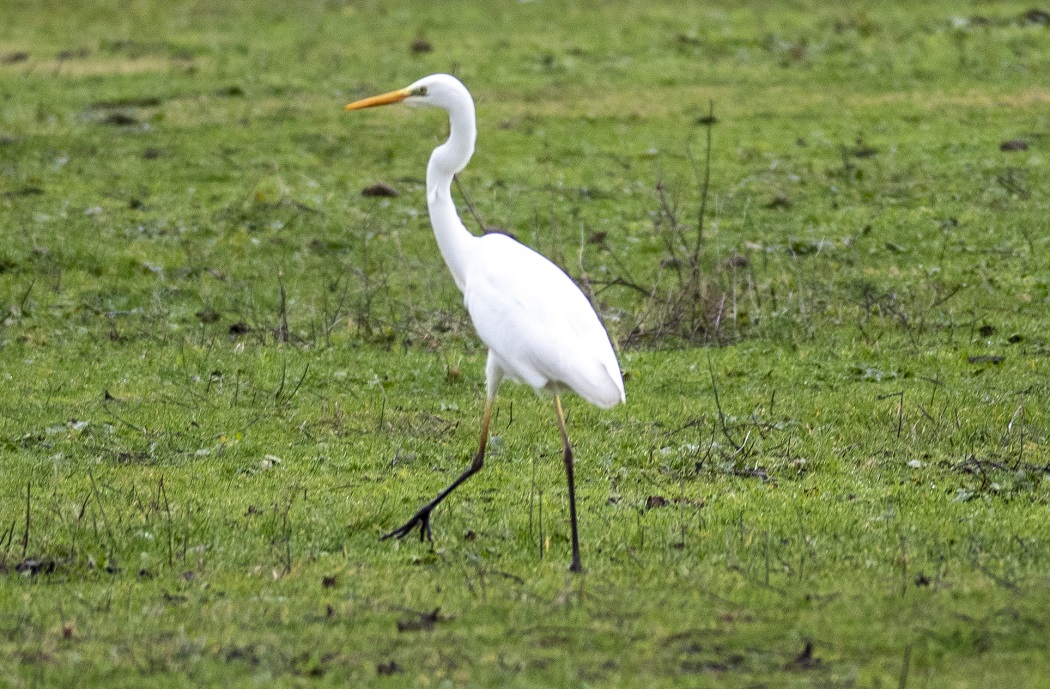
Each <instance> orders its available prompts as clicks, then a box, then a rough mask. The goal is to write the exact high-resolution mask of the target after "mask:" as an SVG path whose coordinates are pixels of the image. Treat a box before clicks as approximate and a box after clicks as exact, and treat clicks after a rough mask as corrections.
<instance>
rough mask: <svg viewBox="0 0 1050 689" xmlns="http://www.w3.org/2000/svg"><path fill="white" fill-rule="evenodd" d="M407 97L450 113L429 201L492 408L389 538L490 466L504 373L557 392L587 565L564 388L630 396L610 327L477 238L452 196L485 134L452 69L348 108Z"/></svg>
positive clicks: (578, 300)
mask: <svg viewBox="0 0 1050 689" xmlns="http://www.w3.org/2000/svg"><path fill="white" fill-rule="evenodd" d="M401 102H404V103H406V104H408V105H430V106H435V107H438V108H442V109H444V110H446V111H447V112H448V116H449V125H450V130H449V137H448V141H446V142H445V143H443V144H442V145H440V146H438V147H437V148H435V149H434V152H433V153H432V154H431V156H430V163H429V164H428V165H427V209H428V210H429V212H430V223H431V225H433V227H434V236H435V237H436V238H437V243H438V248H440V250H441V255H442V257H443V258H444V259H445V263H446V264H447V265H448V269H449V271H451V273H452V279H453V280H455V282H456V286H457V287H459V289H460V291H461V292H463V301H464V303H465V304H466V307H467V311H468V312H469V313H470V318H471V320H472V321H473V322H474V327H475V329H476V330H477V332H478V335H479V336H480V337H481V339H482V341H483V342H484V343H485V344H486V345H487V346H488V348H489V353H488V361H487V363H486V365H485V388H486V401H485V413H484V416H483V417H482V419H481V441H480V442H479V444H478V451H477V453H476V454H475V455H474V460H473V461H472V462H471V464H470V466H469V467H467V469H466V471H464V472H463V473H462V474H461V475H460V476H459V478H457V479H456V480H455V481H453V482H452V484H451V485H449V486H448V488H446V489H445V490H443V491H441V492H440V493H439V494H438V495H437V497H435V498H434V499H433V500H431V501H430V502H428V503H427V504H425V505H423V507H422V508H420V510H419V511H418V512H416V513H415V515H413V516H412V518H411V519H409V520H408V521H407V522H405V523H404V525H402V526H401V527H400V528H398V529H395V530H394V531H391V532H390V533H388V534H387V535H385V536H383V539H384V540H385V539H387V538H391V537H393V536H396V537H397V538H402V537H404V536H406V535H408V534H409V533H411V532H412V530H413V529H414V528H416V527H417V526H418V527H419V537H420V540H422V539H423V538H424V537H425V538H428V539H430V538H431V534H430V513H431V512H432V511H433V509H434V508H435V507H437V505H438V504H439V503H440V502H441V501H442V500H444V499H445V498H446V497H448V495H449V493H451V492H452V491H453V490H455V489H456V488H457V487H458V486H459V485H460V484H461V483H463V482H464V481H466V480H467V479H468V478H470V477H471V476H473V475H474V474H476V473H477V472H478V471H480V470H481V467H482V466H483V464H484V461H485V445H486V443H487V442H488V436H489V419H490V418H491V415H492V403H493V400H494V399H495V397H496V391H497V389H498V388H499V384H500V382H501V381H502V380H503V379H504V378H505V377H506V378H509V379H511V380H514V381H518V382H522V383H525V384H527V385H530V386H532V387H533V388H534V389H535V390H536V391H537V392H546V393H550V394H552V395H553V397H554V411H555V414H556V415H557V418H558V428H559V430H560V431H561V438H562V444H563V445H564V454H563V459H564V463H565V475H566V477H567V479H568V483H569V518H570V521H571V523H572V565H571V566H570V567H569V569H570V570H572V571H573V572H579V571H581V565H580V543H579V537H578V535H577V532H576V490H575V486H574V483H573V457H572V446H571V445H570V444H569V434H568V432H567V431H566V430H565V416H564V414H563V413H562V407H561V394H562V393H563V392H565V391H567V390H572V391H573V392H575V393H576V394H578V395H580V396H581V397H583V398H584V399H585V400H587V401H588V402H591V403H592V404H596V405H598V406H599V407H602V408H603V409H608V408H609V407H612V406H614V405H616V404H617V403H619V402H626V397H625V395H624V390H623V376H622V375H621V374H620V366H619V364H618V363H617V361H616V354H615V353H614V352H613V347H612V343H611V342H610V341H609V335H608V333H606V331H605V328H604V327H603V326H602V324H601V321H599V320H598V315H597V314H596V313H595V312H594V309H593V308H592V307H591V305H590V302H588V301H587V297H585V296H584V295H583V292H581V291H580V288H579V287H577V286H576V284H575V283H574V282H573V281H572V280H571V279H570V278H569V276H568V275H566V274H565V272H564V271H562V270H561V268H559V267H558V266H556V265H554V264H553V263H552V262H551V261H549V260H547V259H546V258H545V257H543V256H541V255H540V254H538V253H536V252H535V251H533V250H532V249H530V248H529V247H527V246H524V245H523V244H519V243H518V242H517V241H515V240H513V239H511V238H510V237H508V236H506V235H503V234H487V235H484V236H481V237H477V236H475V235H473V234H471V233H470V232H469V231H468V230H467V228H466V227H464V225H463V221H462V220H460V218H459V215H458V214H457V213H456V207H455V205H454V203H453V202H452V180H453V177H454V176H455V175H456V174H457V173H459V172H460V171H462V170H463V168H465V167H466V166H467V163H468V162H470V157H471V156H472V155H473V154H474V141H475V139H476V138H477V126H476V124H475V119H474V100H473V99H472V98H471V97H470V92H469V91H467V88H466V86H464V85H463V83H462V82H460V81H459V79H456V78H455V77H453V76H449V75H448V74H433V75H431V76H428V77H424V78H422V79H420V80H419V81H417V82H415V83H414V84H412V85H411V86H408V87H407V88H403V89H400V90H398V91H391V92H389V93H385V94H383V95H380V96H374V97H372V98H365V99H364V100H359V101H356V102H353V103H350V104H349V105H347V106H346V109H347V110H359V109H361V108H371V107H375V106H378V105H389V104H392V103H401Z"/></svg>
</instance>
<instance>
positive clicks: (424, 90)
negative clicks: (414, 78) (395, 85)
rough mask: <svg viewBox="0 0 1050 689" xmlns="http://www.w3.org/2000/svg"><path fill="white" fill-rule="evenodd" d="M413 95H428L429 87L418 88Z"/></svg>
mask: <svg viewBox="0 0 1050 689" xmlns="http://www.w3.org/2000/svg"><path fill="white" fill-rule="evenodd" d="M412 95H413V96H425V95H427V87H426V86H419V87H417V88H416V90H415V91H413V92H412Z"/></svg>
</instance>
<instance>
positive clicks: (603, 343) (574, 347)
mask: <svg viewBox="0 0 1050 689" xmlns="http://www.w3.org/2000/svg"><path fill="white" fill-rule="evenodd" d="M475 240H476V241H475V242H473V244H474V246H473V247H471V249H472V251H474V252H476V255H475V257H474V258H475V260H473V261H471V264H470V266H469V268H468V269H467V272H466V275H465V276H464V278H465V279H464V285H463V301H464V303H465V304H466V307H467V311H468V312H469V313H470V318H471V320H472V321H473V323H474V327H475V328H476V329H477V331H478V337H480V338H481V341H482V342H484V343H485V344H486V345H487V346H488V348H489V360H490V362H491V363H490V364H489V367H495V368H496V369H497V370H499V371H500V372H502V374H504V375H505V376H506V377H507V378H510V379H511V380H513V381H516V382H519V383H525V384H526V385H529V386H530V387H532V388H533V389H535V390H537V391H547V392H551V393H554V394H558V393H562V392H566V391H570V390H571V391H573V392H575V393H576V394H578V395H579V396H580V397H582V398H584V399H585V400H587V401H588V402H590V403H592V404H595V405H598V406H599V407H602V408H603V409H608V408H609V407H612V406H614V405H615V404H617V403H619V402H623V401H624V390H623V380H622V378H621V376H620V367H619V365H618V364H617V362H616V354H615V353H614V352H613V348H612V344H610V342H609V336H608V335H607V334H606V332H605V328H603V327H602V324H601V321H599V320H598V316H597V315H596V314H595V313H594V310H593V309H592V308H591V305H590V302H588V301H587V297H585V296H584V295H583V292H581V291H580V289H579V288H578V287H577V286H576V284H575V283H574V282H573V281H572V280H571V279H570V278H569V276H568V275H566V274H565V273H564V272H563V271H562V270H561V268H559V267H558V266H556V265H555V264H553V263H551V262H550V261H549V260H547V259H546V258H545V257H544V256H542V255H541V254H538V253H536V252H535V251H533V250H532V249H530V248H528V247H526V246H524V245H522V244H519V243H518V242H516V241H515V240H513V239H511V238H510V237H507V236H506V235H502V234H489V235H485V236H484V237H476V238H475ZM506 266H513V269H512V270H507V269H506ZM488 375H489V376H490V377H491V375H492V373H491V372H490V373H489V374H488ZM490 385H491V383H490ZM493 392H494V391H493Z"/></svg>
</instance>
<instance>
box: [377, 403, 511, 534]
mask: <svg viewBox="0 0 1050 689" xmlns="http://www.w3.org/2000/svg"><path fill="white" fill-rule="evenodd" d="M491 416H492V397H489V398H488V400H487V401H486V402H485V415H484V417H482V419H481V442H480V443H478V453H477V454H476V455H474V461H472V462H471V463H470V466H469V467H467V470H466V471H464V472H463V473H462V474H460V475H459V478H457V479H456V480H455V481H453V482H452V483H451V485H449V487H448V488H446V489H445V490H443V491H441V492H440V493H438V495H437V497H436V498H434V499H433V500H431V501H430V502H428V503H427V504H425V505H423V507H421V508H420V509H419V511H418V512H416V513H415V514H414V515H412V518H411V519H409V520H408V521H407V522H405V523H404V524H402V525H401V526H400V527H398V528H396V529H394V530H393V531H391V532H390V533H388V534H387V535H385V536H383V538H382V540H384V541H385V540H386V539H388V538H392V537H396V538H404V537H405V536H407V535H408V534H409V533H411V532H412V529H414V528H416V527H417V526H418V527H419V540H420V541H422V540H423V539H424V538H425V539H426V540H428V541H430V540H433V538H432V537H431V535H430V513H431V512H432V511H433V510H434V508H435V507H437V506H438V505H439V504H440V503H441V501H442V500H444V499H445V498H447V497H448V494H449V493H451V492H452V491H454V490H455V489H456V488H457V487H458V486H459V484H461V483H463V482H464V481H466V480H467V479H468V478H470V477H471V476H473V475H474V474H476V473H478V472H479V471H481V467H482V466H484V465H485V445H486V444H488V440H489V418H490V417H491Z"/></svg>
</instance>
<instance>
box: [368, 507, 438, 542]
mask: <svg viewBox="0 0 1050 689" xmlns="http://www.w3.org/2000/svg"><path fill="white" fill-rule="evenodd" d="M417 526H418V527H419V540H420V542H422V541H424V540H427V541H430V542H431V543H433V542H434V538H433V536H431V534H430V510H429V509H426V508H424V509H421V510H420V511H418V512H416V513H415V515H414V516H413V517H412V518H411V519H409V520H408V521H407V522H405V523H404V524H402V525H401V526H399V527H398V528H396V529H394V530H393V531H391V532H390V533H388V534H387V535H386V536H383V538H382V539H380V540H383V541H385V540H386V539H388V538H404V537H405V536H407V535H408V534H410V533H412V529H414V528H416V527H417Z"/></svg>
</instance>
